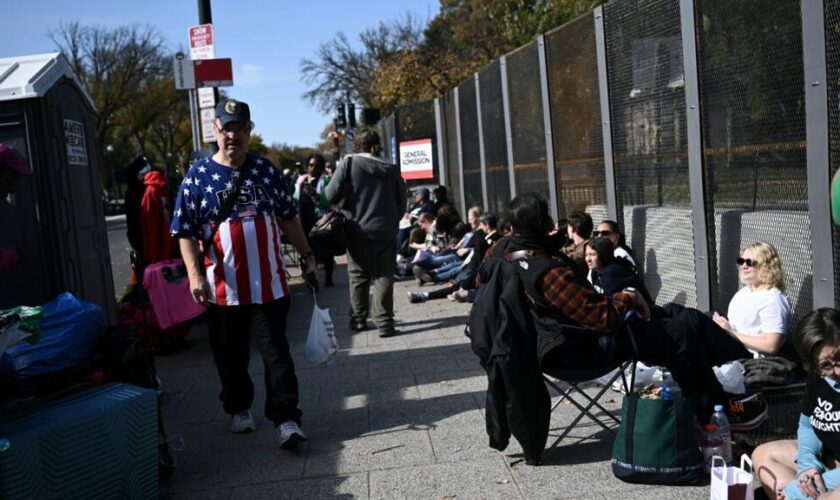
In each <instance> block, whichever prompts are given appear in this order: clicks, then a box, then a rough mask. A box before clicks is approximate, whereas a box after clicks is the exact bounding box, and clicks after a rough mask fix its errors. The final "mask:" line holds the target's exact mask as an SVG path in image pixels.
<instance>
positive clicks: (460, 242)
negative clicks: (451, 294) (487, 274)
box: [415, 207, 482, 285]
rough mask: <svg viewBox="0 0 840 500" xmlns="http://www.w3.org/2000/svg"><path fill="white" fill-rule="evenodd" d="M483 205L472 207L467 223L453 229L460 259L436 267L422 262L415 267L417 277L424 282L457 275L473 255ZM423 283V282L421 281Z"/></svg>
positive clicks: (441, 281) (434, 281)
mask: <svg viewBox="0 0 840 500" xmlns="http://www.w3.org/2000/svg"><path fill="white" fill-rule="evenodd" d="M481 213H482V210H481V207H472V208H470V209H469V210H468V211H467V222H468V224H469V225H467V224H463V223H459V224H456V226H455V227H454V228H453V229H452V232H451V234H452V236H451V241H453V242H455V244H454V247H453V249H454V252H453V253H454V254H455V256H456V257H457V258H458V259H459V260H454V259H453V260H452V261H451V262H446V263H443V264H440V265H438V266H436V267H427V266H426V265H424V264H420V265H419V266H418V267H416V268H415V275H416V276H417V279H418V280H420V281H422V282H424V283H443V282H445V281H449V280H451V279H453V278H455V277H456V276H458V273H460V272H461V270H462V269H463V268H464V266H465V265H466V264H467V263H468V262H469V260H470V258H471V257H472V255H473V241H474V240H473V235H474V233H475V231H476V230H477V229H478V218H479V217H480V216H481ZM421 285H422V283H421Z"/></svg>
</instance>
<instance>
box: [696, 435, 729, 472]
mask: <svg viewBox="0 0 840 500" xmlns="http://www.w3.org/2000/svg"><path fill="white" fill-rule="evenodd" d="M703 430H704V431H705V432H703V438H702V440H701V441H700V452H701V453H702V454H703V467H704V469H705V470H706V474H711V473H712V457H714V456H715V455H717V456H719V457H720V456H723V443H722V442H721V440H720V436H718V434H717V427H715V424H706V426H705V427H703Z"/></svg>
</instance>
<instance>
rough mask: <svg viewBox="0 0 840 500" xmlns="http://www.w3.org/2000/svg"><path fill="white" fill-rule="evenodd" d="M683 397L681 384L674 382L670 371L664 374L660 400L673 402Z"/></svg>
mask: <svg viewBox="0 0 840 500" xmlns="http://www.w3.org/2000/svg"><path fill="white" fill-rule="evenodd" d="M678 396H681V389H680V386H679V384H677V383H676V382H674V377H672V376H671V373H670V372H668V371H663V372H662V392H660V393H659V399H664V400H672V399H675V398H676V397H678Z"/></svg>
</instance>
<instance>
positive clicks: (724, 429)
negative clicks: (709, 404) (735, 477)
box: [710, 405, 732, 465]
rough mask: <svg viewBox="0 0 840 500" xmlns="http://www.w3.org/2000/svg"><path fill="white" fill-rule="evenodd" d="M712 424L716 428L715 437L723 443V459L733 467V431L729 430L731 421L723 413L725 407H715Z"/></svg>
mask: <svg viewBox="0 0 840 500" xmlns="http://www.w3.org/2000/svg"><path fill="white" fill-rule="evenodd" d="M710 423H711V424H713V425H714V426H715V435H716V436H717V438H719V439H720V441H721V447H722V452H721V457H723V460H724V461H725V462H726V464H727V465H732V431H731V429H730V428H729V419H728V418H726V413H724V412H723V405H715V412H714V414H712V420H711V422H710Z"/></svg>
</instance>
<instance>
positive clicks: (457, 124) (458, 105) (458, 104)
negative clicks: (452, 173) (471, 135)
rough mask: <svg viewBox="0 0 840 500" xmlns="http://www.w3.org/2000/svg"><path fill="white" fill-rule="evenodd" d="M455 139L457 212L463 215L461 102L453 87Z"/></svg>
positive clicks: (464, 198) (464, 211) (465, 204)
mask: <svg viewBox="0 0 840 500" xmlns="http://www.w3.org/2000/svg"><path fill="white" fill-rule="evenodd" d="M455 139H457V141H458V179H460V181H461V182H459V183H458V185H459V186H460V192H459V193H458V201H460V206H459V207H458V209H459V210H458V212H460V213H462V214H464V213H466V208H465V207H466V206H467V200H466V196H465V195H464V148H463V147H461V102H460V98H459V97H458V87H455ZM452 196H455V193H452ZM456 204H457V203H456Z"/></svg>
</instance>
